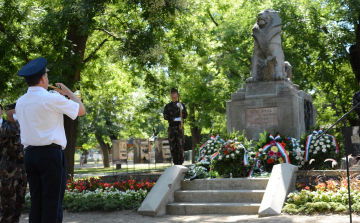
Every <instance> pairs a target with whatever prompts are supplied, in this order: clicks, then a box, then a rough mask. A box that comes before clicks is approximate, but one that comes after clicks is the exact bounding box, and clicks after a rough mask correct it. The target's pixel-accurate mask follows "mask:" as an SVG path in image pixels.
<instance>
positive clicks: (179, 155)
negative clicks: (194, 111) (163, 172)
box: [164, 88, 188, 165]
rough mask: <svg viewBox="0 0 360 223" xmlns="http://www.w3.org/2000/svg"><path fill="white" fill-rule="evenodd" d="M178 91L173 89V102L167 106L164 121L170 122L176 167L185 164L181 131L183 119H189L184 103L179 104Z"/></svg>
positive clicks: (169, 132)
mask: <svg viewBox="0 0 360 223" xmlns="http://www.w3.org/2000/svg"><path fill="white" fill-rule="evenodd" d="M178 96H179V95H178V91H177V89H176V88H171V102H170V103H169V104H167V105H166V106H165V109H164V119H165V120H167V121H168V122H169V128H168V136H169V144H170V151H171V156H172V157H173V162H174V164H175V165H182V164H183V162H184V148H183V144H184V141H183V140H184V128H182V129H180V124H181V117H180V106H181V110H182V111H181V112H182V118H183V119H186V118H187V115H188V114H187V111H186V107H185V104H184V103H181V105H180V103H179V102H178Z"/></svg>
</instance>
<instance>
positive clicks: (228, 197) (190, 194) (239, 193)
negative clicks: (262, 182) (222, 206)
mask: <svg viewBox="0 0 360 223" xmlns="http://www.w3.org/2000/svg"><path fill="white" fill-rule="evenodd" d="M264 193H265V190H179V191H176V192H175V196H174V197H175V202H190V203H191V202H206V203H219V202H224V203H261V200H262V198H263V196H264Z"/></svg>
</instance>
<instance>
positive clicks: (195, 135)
mask: <svg viewBox="0 0 360 223" xmlns="http://www.w3.org/2000/svg"><path fill="white" fill-rule="evenodd" d="M200 137H201V129H200V128H199V127H197V126H196V127H194V128H191V139H192V143H191V148H192V157H191V160H192V163H195V155H196V154H195V148H196V144H199V143H200Z"/></svg>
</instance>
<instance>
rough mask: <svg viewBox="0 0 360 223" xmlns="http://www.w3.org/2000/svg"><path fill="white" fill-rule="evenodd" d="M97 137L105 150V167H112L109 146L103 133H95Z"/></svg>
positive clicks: (103, 150)
mask: <svg viewBox="0 0 360 223" xmlns="http://www.w3.org/2000/svg"><path fill="white" fill-rule="evenodd" d="M95 138H96V140H97V141H98V143H99V145H100V147H101V150H102V152H103V157H104V158H103V163H104V167H110V162H109V148H108V146H107V145H106V143H105V142H104V140H103V138H102V136H101V134H99V133H95Z"/></svg>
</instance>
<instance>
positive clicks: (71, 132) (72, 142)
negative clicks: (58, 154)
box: [64, 115, 79, 179]
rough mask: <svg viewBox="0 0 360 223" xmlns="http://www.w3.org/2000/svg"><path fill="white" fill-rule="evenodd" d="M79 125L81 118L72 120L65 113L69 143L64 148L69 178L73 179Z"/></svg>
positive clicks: (65, 126) (66, 133)
mask: <svg viewBox="0 0 360 223" xmlns="http://www.w3.org/2000/svg"><path fill="white" fill-rule="evenodd" d="M78 125H79V118H76V119H75V120H72V119H71V118H69V117H68V116H67V115H64V128H65V135H66V140H67V145H66V148H65V150H64V155H65V159H66V171H67V179H72V178H73V177H74V164H75V163H74V155H75V146H76V139H77V129H78Z"/></svg>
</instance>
